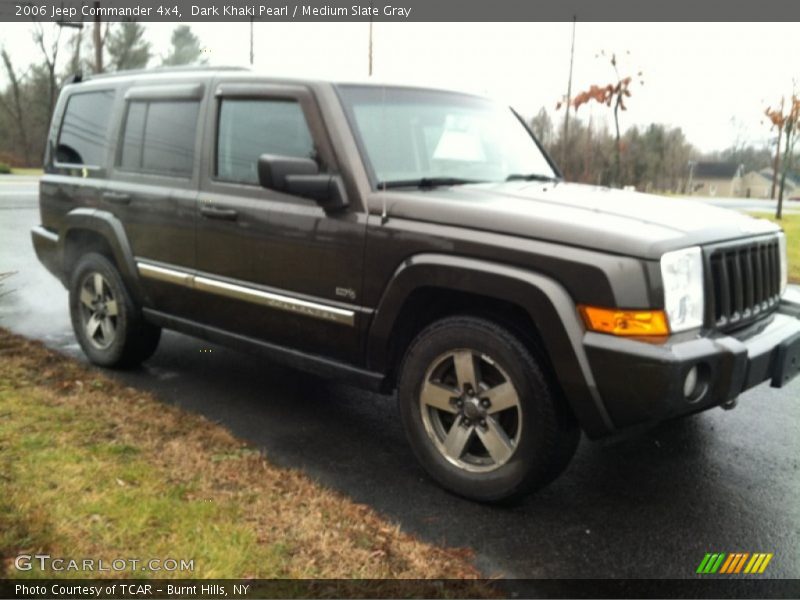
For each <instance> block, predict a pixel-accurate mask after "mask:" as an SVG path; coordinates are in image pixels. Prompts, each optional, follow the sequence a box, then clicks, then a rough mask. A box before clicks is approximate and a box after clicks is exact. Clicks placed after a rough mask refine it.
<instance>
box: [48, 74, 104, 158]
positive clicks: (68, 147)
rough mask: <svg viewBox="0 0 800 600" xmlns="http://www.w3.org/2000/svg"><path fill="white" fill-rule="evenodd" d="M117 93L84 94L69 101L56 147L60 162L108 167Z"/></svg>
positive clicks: (72, 97)
mask: <svg viewBox="0 0 800 600" xmlns="http://www.w3.org/2000/svg"><path fill="white" fill-rule="evenodd" d="M113 104H114V92H113V91H112V90H104V91H101V92H84V93H80V94H73V95H71V96H70V97H69V99H68V100H67V107H66V110H65V111H64V119H63V120H62V121H61V131H60V132H59V134H58V145H57V146H56V161H57V162H60V163H68V164H74V165H86V166H94V167H100V166H103V165H105V164H106V156H107V155H108V154H107V153H108V149H109V147H110V145H111V140H110V139H109V136H108V133H109V132H108V126H109V122H110V120H111V109H112V107H113Z"/></svg>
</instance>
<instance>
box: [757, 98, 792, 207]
mask: <svg viewBox="0 0 800 600" xmlns="http://www.w3.org/2000/svg"><path fill="white" fill-rule="evenodd" d="M764 114H766V115H767V118H768V119H769V120H770V122H771V123H772V125H773V127H777V128H778V132H779V138H778V139H779V140H780V132H782V133H783V140H784V148H783V161H782V165H781V166H780V186H779V188H778V205H777V207H776V209H775V218H776V219H781V218H782V217H783V192H784V190H785V188H786V176H787V175H788V174H789V171H790V170H791V168H792V166H793V163H794V151H795V145H796V143H797V130H798V128H800V96H798V95H797V93H793V94H792V99H791V101H790V102H789V107H788V109H787V108H786V103H785V101H784V100H783V99H781V105H780V108H767V109H766V110H765V111H764ZM778 148H779V150H778V151H780V141H779V143H778ZM776 163H777V161H776ZM776 166H777V165H776Z"/></svg>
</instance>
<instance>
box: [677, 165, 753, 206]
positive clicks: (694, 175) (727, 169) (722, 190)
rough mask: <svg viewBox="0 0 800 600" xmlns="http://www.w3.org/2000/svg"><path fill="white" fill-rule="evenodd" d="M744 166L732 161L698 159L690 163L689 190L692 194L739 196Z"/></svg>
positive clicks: (723, 196)
mask: <svg viewBox="0 0 800 600" xmlns="http://www.w3.org/2000/svg"><path fill="white" fill-rule="evenodd" d="M743 170H744V168H743V166H742V165H740V164H738V163H731V162H709V161H698V162H694V161H693V162H690V163H689V177H688V180H687V186H686V187H687V192H688V194H689V195H690V196H720V197H722V198H731V197H733V196H739V195H740V194H741V189H742V171H743Z"/></svg>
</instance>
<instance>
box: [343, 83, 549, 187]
mask: <svg viewBox="0 0 800 600" xmlns="http://www.w3.org/2000/svg"><path fill="white" fill-rule="evenodd" d="M340 91H341V96H342V99H343V102H344V105H345V109H346V111H347V112H348V115H349V118H350V120H351V123H352V124H353V127H354V129H355V131H356V136H357V137H358V138H359V141H360V145H361V148H362V151H363V153H364V154H365V157H364V158H365V160H366V162H367V163H368V166H369V168H370V170H371V172H372V176H373V177H374V179H375V181H376V183H377V185H378V187H382V186H384V185H385V186H386V187H402V186H424V185H426V183H427V184H431V185H437V184H442V185H448V184H458V183H480V182H500V181H508V180H512V179H554V178H556V177H557V174H556V173H555V172H554V170H553V167H552V166H551V165H550V163H549V161H548V160H547V158H546V157H545V156H544V154H543V153H542V151H541V149H540V148H539V146H538V145H537V144H536V142H535V141H534V139H533V137H532V136H531V134H530V133H529V132H528V130H527V129H526V128H525V126H524V125H523V124H522V123H521V122H520V120H519V119H518V118H517V116H516V115H515V114H514V113H513V112H512V111H511V109H510V108H508V107H505V106H502V105H500V104H496V103H494V102H492V101H490V100H487V99H484V98H479V97H476V96H469V95H466V94H458V93H453V92H440V91H432V90H418V89H405V88H393V87H377V86H350V85H347V86H341V87H340Z"/></svg>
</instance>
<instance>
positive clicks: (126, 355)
mask: <svg viewBox="0 0 800 600" xmlns="http://www.w3.org/2000/svg"><path fill="white" fill-rule="evenodd" d="M69 307H70V317H71V319H72V328H73V330H74V331H75V337H76V338H78V343H80V345H81V348H83V351H84V353H85V354H86V356H87V357H89V360H91V361H92V362H93V363H95V364H97V365H101V366H104V367H125V366H132V365H136V364H139V363H140V362H141V361H143V360H146V359H147V358H149V357H150V356H152V354H153V353H154V352H155V350H156V348H157V347H158V342H159V339H160V337H161V329H160V328H159V327H156V326H155V325H151V324H150V323H147V322H145V321H144V318H143V317H142V314H141V310H140V309H139V307H138V306H136V304H135V303H134V301H133V299H132V298H131V295H130V293H128V290H127V288H126V287H125V283H124V282H123V281H122V277H121V276H120V274H119V272H118V271H117V269H116V267H115V266H114V264H113V263H112V262H111V261H109V260H108V259H107V258H106V257H104V256H102V255H101V254H95V253H90V254H86V255H85V256H83V257H81V259H80V260H79V261H78V263H77V265H76V266H75V269H74V270H73V272H72V276H71V277H70V285H69Z"/></svg>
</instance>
